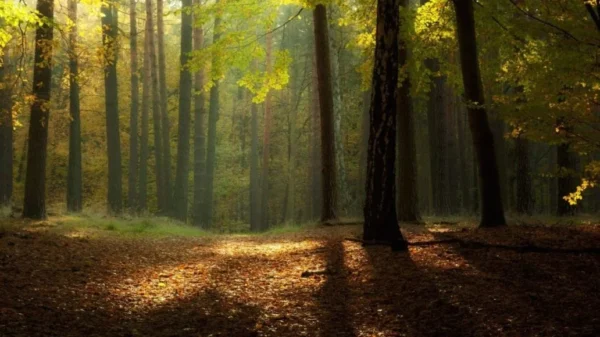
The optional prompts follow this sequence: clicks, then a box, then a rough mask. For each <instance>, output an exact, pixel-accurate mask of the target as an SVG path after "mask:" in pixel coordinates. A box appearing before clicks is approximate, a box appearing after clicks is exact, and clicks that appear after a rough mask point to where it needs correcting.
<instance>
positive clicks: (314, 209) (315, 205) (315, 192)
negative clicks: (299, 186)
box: [309, 53, 323, 219]
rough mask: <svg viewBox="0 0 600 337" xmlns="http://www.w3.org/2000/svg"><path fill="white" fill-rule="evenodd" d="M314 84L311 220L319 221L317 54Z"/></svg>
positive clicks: (320, 193) (312, 85) (313, 76)
mask: <svg viewBox="0 0 600 337" xmlns="http://www.w3.org/2000/svg"><path fill="white" fill-rule="evenodd" d="M312 67H313V68H312V76H311V77H312V83H311V91H310V93H311V119H310V122H311V139H310V146H311V151H310V156H311V160H310V162H311V164H310V169H311V174H310V177H311V179H310V182H311V188H310V190H311V193H310V196H309V197H310V200H312V206H311V219H318V218H319V217H320V216H321V206H322V205H323V201H322V200H321V198H322V197H323V193H322V192H321V185H322V181H321V177H322V175H321V148H322V147H321V132H320V128H321V119H320V118H319V83H318V76H317V59H316V54H315V53H313V62H312Z"/></svg>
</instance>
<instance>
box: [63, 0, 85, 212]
mask: <svg viewBox="0 0 600 337" xmlns="http://www.w3.org/2000/svg"><path fill="white" fill-rule="evenodd" d="M68 7H69V19H70V20H71V21H72V22H73V27H71V31H70V32H69V113H70V115H71V123H70V124H69V169H68V172H67V210H68V211H69V212H80V211H81V208H82V185H81V184H82V174H81V117H80V104H79V80H78V78H77V77H78V76H79V65H78V57H77V0H69V3H68Z"/></svg>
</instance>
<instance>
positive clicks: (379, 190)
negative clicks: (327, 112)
mask: <svg viewBox="0 0 600 337" xmlns="http://www.w3.org/2000/svg"><path fill="white" fill-rule="evenodd" d="M399 4H400V1H399V0H378V1H377V31H376V34H375V38H376V47H375V66H374V69H373V84H372V88H373V94H372V96H371V109H370V112H369V116H370V117H369V118H370V119H369V120H370V134H369V154H368V157H367V185H366V194H367V198H366V201H365V208H364V217H365V222H364V227H363V237H364V239H365V240H376V241H387V242H390V244H391V245H392V247H393V248H394V249H395V250H407V249H408V245H407V243H406V241H405V240H404V237H403V236H402V233H401V232H400V228H399V227H398V217H397V214H396V180H395V167H394V166H395V159H396V114H397V99H398V90H397V86H398V42H399V41H398V34H399V32H400V18H399V16H400V15H399V11H398V8H399Z"/></svg>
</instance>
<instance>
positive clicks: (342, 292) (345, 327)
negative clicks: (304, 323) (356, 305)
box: [315, 238, 356, 337]
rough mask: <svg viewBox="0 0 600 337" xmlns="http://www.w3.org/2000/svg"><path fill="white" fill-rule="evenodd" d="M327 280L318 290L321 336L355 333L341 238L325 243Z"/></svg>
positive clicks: (325, 272) (325, 275)
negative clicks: (349, 303)
mask: <svg viewBox="0 0 600 337" xmlns="http://www.w3.org/2000/svg"><path fill="white" fill-rule="evenodd" d="M324 248H325V253H324V254H325V264H326V266H325V270H324V277H325V278H326V279H325V283H324V284H323V286H322V287H321V288H320V289H319V291H318V292H317V293H316V294H315V297H316V300H317V307H318V309H317V311H318V313H317V314H318V315H319V317H320V318H319V332H320V335H321V336H348V337H350V336H355V335H356V332H355V331H354V327H353V319H352V316H351V314H350V311H349V308H348V301H349V300H350V290H349V287H348V279H347V275H348V273H349V271H348V270H347V269H346V266H345V265H344V246H343V244H342V241H341V239H340V238H336V239H330V240H328V241H327V242H326V244H325V247H324Z"/></svg>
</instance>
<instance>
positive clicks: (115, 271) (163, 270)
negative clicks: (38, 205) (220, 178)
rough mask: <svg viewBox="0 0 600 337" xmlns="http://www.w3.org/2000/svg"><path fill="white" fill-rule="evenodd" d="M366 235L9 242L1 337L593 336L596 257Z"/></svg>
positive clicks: (423, 235) (448, 230)
mask: <svg viewBox="0 0 600 337" xmlns="http://www.w3.org/2000/svg"><path fill="white" fill-rule="evenodd" d="M455 228H456V227H455V226H451V225H449V226H444V225H439V226H428V227H427V228H425V229H424V228H423V227H416V226H407V227H405V228H404V229H403V230H404V232H405V234H406V236H407V238H408V239H409V240H410V241H411V242H417V241H427V240H435V239H439V238H440V237H444V238H446V237H453V238H461V239H468V240H477V241H478V242H486V243H491V244H511V245H522V244H536V245H541V246H549V247H564V248H573V247H575V248H581V247H598V246H600V226H598V225H596V226H584V227H575V228H573V229H567V228H547V227H521V226H518V227H509V228H508V229H500V230H490V231H476V230H463V231H455V230H454V229H455ZM359 233H360V228H359V227H358V226H343V227H327V228H316V229H315V228H312V229H307V230H304V231H301V232H299V233H287V234H277V235H246V236H214V237H212V236H211V237H208V238H174V237H166V238H143V237H140V238H130V237H129V238H128V237H125V238H123V237H115V236H104V237H86V236H83V237H82V236H79V235H75V234H73V233H71V234H69V233H65V234H61V235H58V234H53V233H51V232H49V231H44V230H31V228H27V227H24V228H19V229H15V230H12V231H7V232H4V233H3V234H2V235H0V336H28V337H29V336H32V337H33V336H61V337H62V336H88V337H91V336H235V337H237V336H240V337H243V336H530V335H537V336H567V335H569V336H577V335H580V336H592V335H594V334H596V333H597V332H598V331H600V317H599V316H598V312H600V296H599V294H600V257H599V256H598V255H597V254H563V253H519V252H515V251H510V250H502V249H494V248H490V249H468V248H465V247H461V246H459V245H456V244H440V245H431V246H413V247H411V248H410V252H409V253H393V252H391V251H390V250H389V248H386V247H378V246H374V247H367V248H364V247H362V246H361V245H360V244H359V243H356V242H351V241H348V240H344V239H345V238H348V237H353V236H358V235H359Z"/></svg>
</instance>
